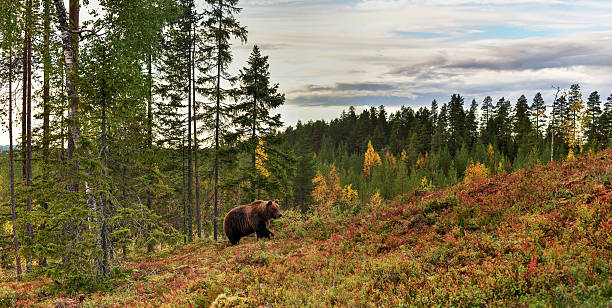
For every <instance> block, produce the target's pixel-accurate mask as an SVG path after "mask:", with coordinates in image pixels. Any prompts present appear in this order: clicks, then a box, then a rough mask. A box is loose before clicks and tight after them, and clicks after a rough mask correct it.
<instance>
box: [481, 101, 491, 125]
mask: <svg viewBox="0 0 612 308" xmlns="http://www.w3.org/2000/svg"><path fill="white" fill-rule="evenodd" d="M493 108H494V107H493V99H492V98H491V97H490V96H487V97H485V99H484V100H483V101H482V106H481V107H480V110H482V127H483V128H486V127H487V125H488V124H489V120H490V119H491V118H492V117H493Z"/></svg>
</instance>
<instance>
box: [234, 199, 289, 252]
mask: <svg viewBox="0 0 612 308" xmlns="http://www.w3.org/2000/svg"><path fill="white" fill-rule="evenodd" d="M281 216H282V214H281V213H280V208H279V207H278V200H276V201H263V200H255V201H253V202H252V203H251V204H246V205H241V206H238V207H236V208H234V209H232V210H231V211H230V212H229V213H227V215H226V216H225V219H224V220H223V231H225V235H227V238H228V239H229V241H230V242H231V243H232V245H236V244H238V243H239V242H240V238H241V237H245V236H248V235H251V234H253V233H256V234H257V238H270V237H271V236H274V233H272V232H270V230H268V226H269V225H270V220H271V219H278V218H280V217H281Z"/></svg>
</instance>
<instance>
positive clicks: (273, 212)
mask: <svg viewBox="0 0 612 308" xmlns="http://www.w3.org/2000/svg"><path fill="white" fill-rule="evenodd" d="M266 213H267V214H268V217H270V218H274V219H279V218H281V217H283V214H281V212H280V207H279V206H278V200H275V201H268V203H266Z"/></svg>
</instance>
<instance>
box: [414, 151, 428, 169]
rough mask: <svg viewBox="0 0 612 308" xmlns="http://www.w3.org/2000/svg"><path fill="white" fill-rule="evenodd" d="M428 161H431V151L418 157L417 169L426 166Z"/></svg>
mask: <svg viewBox="0 0 612 308" xmlns="http://www.w3.org/2000/svg"><path fill="white" fill-rule="evenodd" d="M428 161H429V152H425V156H422V157H419V158H418V159H417V162H416V168H417V169H421V168H423V169H424V168H426V167H427V162H428Z"/></svg>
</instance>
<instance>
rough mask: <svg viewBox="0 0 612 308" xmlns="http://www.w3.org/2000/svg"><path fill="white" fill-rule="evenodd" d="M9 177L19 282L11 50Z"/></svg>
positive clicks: (11, 51)
mask: <svg viewBox="0 0 612 308" xmlns="http://www.w3.org/2000/svg"><path fill="white" fill-rule="evenodd" d="M8 130H9V177H10V181H11V219H12V222H13V248H14V249H15V265H16V270H17V279H19V280H21V258H20V257H19V238H18V237H17V214H16V212H15V166H14V163H13V161H14V158H13V48H12V47H11V48H10V49H9V128H8Z"/></svg>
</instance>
